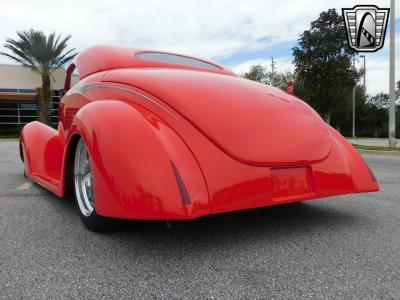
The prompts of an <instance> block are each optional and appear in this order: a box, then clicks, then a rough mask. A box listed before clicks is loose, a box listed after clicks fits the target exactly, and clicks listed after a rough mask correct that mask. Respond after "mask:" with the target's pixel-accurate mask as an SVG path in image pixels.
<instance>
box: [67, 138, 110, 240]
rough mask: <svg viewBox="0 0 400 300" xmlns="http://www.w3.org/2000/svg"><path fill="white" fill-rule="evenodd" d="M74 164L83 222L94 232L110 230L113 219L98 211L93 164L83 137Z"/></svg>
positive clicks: (79, 209)
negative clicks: (99, 213)
mask: <svg viewBox="0 0 400 300" xmlns="http://www.w3.org/2000/svg"><path fill="white" fill-rule="evenodd" d="M73 166H74V168H73V178H74V193H75V200H76V204H77V207H78V211H79V216H80V218H81V220H82V222H83V224H85V226H86V228H88V229H89V230H90V231H94V232H100V231H106V230H109V229H110V228H111V227H112V223H113V222H112V221H113V220H112V219H109V218H105V217H102V216H99V215H98V214H97V213H96V208H95V195H94V187H93V183H94V182H93V173H92V164H91V162H90V156H89V153H88V151H87V147H86V144H85V141H84V140H83V138H80V139H79V141H78V143H77V145H76V149H75V158H74V165H73Z"/></svg>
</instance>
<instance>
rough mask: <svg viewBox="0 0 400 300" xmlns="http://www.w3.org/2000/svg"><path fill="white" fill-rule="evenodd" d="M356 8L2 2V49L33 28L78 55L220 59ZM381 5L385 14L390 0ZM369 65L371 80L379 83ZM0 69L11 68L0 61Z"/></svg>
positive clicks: (293, 0) (253, 1)
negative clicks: (108, 52)
mask: <svg viewBox="0 0 400 300" xmlns="http://www.w3.org/2000/svg"><path fill="white" fill-rule="evenodd" d="M355 4H359V0H337V1H315V0H290V1H289V0H286V1H275V0H248V1H239V0H237V1H232V0H202V1H197V0H185V1H182V0H169V1H164V0H146V1H138V0H120V1H107V2H105V1H95V0H86V1H81V0H69V1H55V0H35V1H32V0H0V7H1V10H0V19H1V20H2V25H3V26H1V28H0V44H3V43H4V41H5V39H6V38H8V37H15V36H16V34H15V31H17V30H24V29H28V28H31V27H33V28H35V29H39V30H43V31H44V32H45V33H49V32H52V31H56V32H57V33H60V34H63V35H66V34H71V35H72V38H71V40H70V46H71V47H75V48H77V49H78V50H82V49H84V48H86V47H88V46H91V45H94V44H120V45H129V46H134V47H139V48H151V49H162V50H169V51H175V52H180V53H186V54H192V55H197V56H200V57H211V58H221V57H229V56H230V55H232V54H235V53H239V52H240V53H246V52H252V51H256V50H258V49H264V48H266V47H271V46H273V45H276V44H279V43H283V42H287V41H296V39H297V37H298V35H299V34H300V33H301V32H302V31H304V30H305V29H306V28H308V27H309V24H310V22H311V21H312V20H314V19H316V18H317V17H318V15H319V13H320V12H321V11H322V10H325V9H328V8H331V7H336V8H337V9H340V8H341V7H351V6H353V5H355ZM379 5H380V6H382V7H384V6H388V5H389V0H382V1H379ZM399 6H400V5H397V8H398V9H399ZM397 11H399V10H397ZM397 15H399V13H397ZM398 41H399V39H398ZM398 48H399V46H398ZM276 59H277V61H278V63H277V68H278V70H284V69H286V68H288V69H291V68H292V67H291V66H290V60H291V58H290V57H279V55H278V57H277V58H276ZM367 61H368V62H367V66H368V67H370V68H371V70H370V73H369V75H370V76H371V77H369V80H372V79H373V78H376V80H378V81H379V82H382V81H383V79H380V76H378V75H376V74H379V73H374V70H373V69H372V68H373V64H372V61H371V65H370V64H369V58H367ZM0 62H10V61H8V60H7V59H6V58H4V57H0ZM266 63H268V64H269V62H268V61H266ZM245 64H246V63H245V62H243V63H242V64H241V65H242V67H243V66H244V65H245ZM376 65H379V64H378V63H377V64H376ZM234 69H235V70H238V69H240V66H236V67H235V68H234ZM372 76H375V77H372ZM374 80H375V79H374ZM377 86H379V88H381V87H383V86H384V85H383V83H379V84H378V85H377ZM368 87H369V86H368ZM372 89H373V88H372V87H371V90H372Z"/></svg>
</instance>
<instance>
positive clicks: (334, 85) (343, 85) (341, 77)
mask: <svg viewBox="0 0 400 300" xmlns="http://www.w3.org/2000/svg"><path fill="white" fill-rule="evenodd" d="M292 50H293V57H294V60H293V62H294V64H295V73H296V77H297V80H298V84H300V85H301V86H302V92H303V94H302V95H301V96H302V97H303V98H304V100H306V101H307V102H309V103H310V105H311V106H313V107H314V108H315V109H316V110H317V111H318V112H319V113H320V114H321V115H322V116H323V118H324V119H325V121H326V122H328V123H330V120H331V115H332V113H333V112H334V111H335V109H336V108H337V107H339V106H343V105H345V102H346V98H347V96H348V95H349V93H351V91H352V88H353V86H354V85H355V83H356V82H357V80H358V78H359V76H360V73H359V72H357V71H356V69H355V68H354V67H353V63H352V62H353V59H354V57H355V55H356V53H355V52H354V51H353V50H351V49H350V48H349V47H348V45H347V39H346V33H345V27H344V22H343V18H342V16H340V15H339V14H338V13H337V12H336V10H335V9H329V10H327V11H324V12H322V13H321V14H320V16H319V18H318V19H317V20H315V21H313V22H311V27H310V29H309V30H306V31H304V32H303V34H302V35H301V36H300V38H299V40H298V46H296V47H294V48H293V49H292Z"/></svg>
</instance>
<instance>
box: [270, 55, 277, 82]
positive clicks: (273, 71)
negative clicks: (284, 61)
mask: <svg viewBox="0 0 400 300" xmlns="http://www.w3.org/2000/svg"><path fill="white" fill-rule="evenodd" d="M275 63H276V61H275V60H274V57H273V56H271V81H270V85H272V86H274V74H275Z"/></svg>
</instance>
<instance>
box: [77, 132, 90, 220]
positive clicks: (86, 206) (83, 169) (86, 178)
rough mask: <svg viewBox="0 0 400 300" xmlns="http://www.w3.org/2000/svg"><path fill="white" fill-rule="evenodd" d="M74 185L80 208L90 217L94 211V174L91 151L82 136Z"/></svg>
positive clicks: (78, 147) (78, 148)
mask: <svg viewBox="0 0 400 300" xmlns="http://www.w3.org/2000/svg"><path fill="white" fill-rule="evenodd" d="M74 185H75V195H76V200H77V202H78V206H79V209H80V211H81V212H82V214H83V215H84V216H85V217H89V216H90V215H91V214H93V212H94V195H93V174H92V166H91V164H90V157H89V153H88V152H87V149H86V145H85V142H84V141H83V139H82V138H81V139H80V140H79V142H78V145H77V146H76V151H75V163H74Z"/></svg>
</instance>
